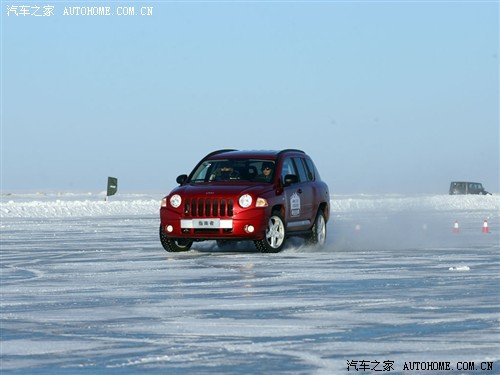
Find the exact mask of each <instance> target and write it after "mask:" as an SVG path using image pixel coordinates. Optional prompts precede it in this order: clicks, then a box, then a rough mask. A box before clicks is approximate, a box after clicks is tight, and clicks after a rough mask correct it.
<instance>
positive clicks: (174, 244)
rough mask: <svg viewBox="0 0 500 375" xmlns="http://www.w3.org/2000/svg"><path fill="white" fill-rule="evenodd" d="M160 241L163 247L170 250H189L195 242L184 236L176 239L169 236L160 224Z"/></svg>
mask: <svg viewBox="0 0 500 375" xmlns="http://www.w3.org/2000/svg"><path fill="white" fill-rule="evenodd" d="M160 242H161V244H162V246H163V248H164V249H165V250H166V251H168V252H176V253H178V252H180V251H188V250H189V249H191V245H192V244H193V241H190V240H185V239H182V238H179V239H175V238H168V237H167V236H166V234H165V232H164V231H163V228H162V227H161V225H160Z"/></svg>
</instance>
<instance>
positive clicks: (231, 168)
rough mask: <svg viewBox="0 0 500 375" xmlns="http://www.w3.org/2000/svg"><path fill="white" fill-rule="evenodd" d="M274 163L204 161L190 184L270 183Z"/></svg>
mask: <svg viewBox="0 0 500 375" xmlns="http://www.w3.org/2000/svg"><path fill="white" fill-rule="evenodd" d="M273 176H274V161H271V160H261V159H217V160H206V161H204V162H203V163H202V164H201V165H200V166H199V167H198V169H197V170H196V171H195V172H194V174H193V176H192V177H191V182H194V183H199V182H216V181H224V182H235V183H239V182H269V183H270V182H272V179H273Z"/></svg>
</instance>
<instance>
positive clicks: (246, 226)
mask: <svg viewBox="0 0 500 375" xmlns="http://www.w3.org/2000/svg"><path fill="white" fill-rule="evenodd" d="M244 229H245V232H247V233H253V231H254V230H255V228H254V227H253V225H245V228H244Z"/></svg>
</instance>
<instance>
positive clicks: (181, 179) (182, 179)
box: [175, 174, 188, 185]
mask: <svg viewBox="0 0 500 375" xmlns="http://www.w3.org/2000/svg"><path fill="white" fill-rule="evenodd" d="M187 178H188V176H187V174H181V175H180V176H178V177H177V179H176V180H175V181H177V183H178V184H179V185H182V184H183V183H184V182H186V180H187Z"/></svg>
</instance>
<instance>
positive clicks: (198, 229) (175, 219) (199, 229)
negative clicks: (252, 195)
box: [160, 207, 269, 240]
mask: <svg viewBox="0 0 500 375" xmlns="http://www.w3.org/2000/svg"><path fill="white" fill-rule="evenodd" d="M160 218H161V226H162V228H163V231H164V232H165V235H166V236H167V237H170V238H186V239H191V240H218V239H225V240H231V239H232V240H260V239H262V238H263V237H264V235H265V231H266V227H267V222H268V220H269V214H268V213H267V210H266V208H263V207H258V208H251V209H246V210H243V211H240V212H238V213H234V214H233V216H231V217H227V216H226V217H188V216H183V215H181V214H179V213H178V212H176V211H174V210H171V209H168V208H165V207H162V208H161V210H160Z"/></svg>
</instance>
